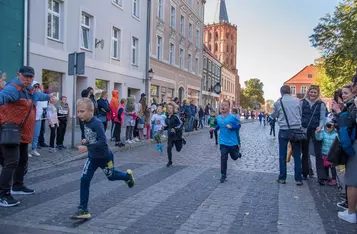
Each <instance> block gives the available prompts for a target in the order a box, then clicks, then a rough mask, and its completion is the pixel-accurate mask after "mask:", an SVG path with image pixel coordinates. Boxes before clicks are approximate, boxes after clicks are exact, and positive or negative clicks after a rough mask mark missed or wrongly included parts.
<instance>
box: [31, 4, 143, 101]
mask: <svg viewBox="0 0 357 234" xmlns="http://www.w3.org/2000/svg"><path fill="white" fill-rule="evenodd" d="M29 9H30V21H29V24H30V35H29V36H30V44H29V64H30V65H31V66H32V67H34V69H35V72H36V80H38V81H39V82H40V83H42V84H43V87H44V89H45V91H47V92H54V93H55V94H56V95H57V96H58V97H60V96H62V95H65V96H67V97H68V99H69V100H68V101H69V102H70V103H71V101H72V96H73V85H74V82H73V80H74V79H73V77H72V76H69V75H67V73H68V72H67V71H68V54H69V53H73V52H75V51H76V52H84V53H85V57H86V60H85V74H84V75H81V76H78V78H77V81H76V93H75V96H76V97H77V98H78V97H80V94H81V91H82V90H83V89H85V88H87V87H89V86H91V87H93V88H95V89H97V90H108V91H109V92H111V91H112V90H114V89H115V90H119V95H120V97H127V96H129V95H135V96H136V97H137V98H139V97H140V94H141V93H142V92H143V91H144V90H145V89H144V88H145V87H144V79H145V77H146V72H145V62H146V56H145V54H146V22H147V11H146V9H147V1H146V0H127V1H124V0H106V1H96V0H77V1H69V0H48V1H43V0H31V3H30V6H29Z"/></svg>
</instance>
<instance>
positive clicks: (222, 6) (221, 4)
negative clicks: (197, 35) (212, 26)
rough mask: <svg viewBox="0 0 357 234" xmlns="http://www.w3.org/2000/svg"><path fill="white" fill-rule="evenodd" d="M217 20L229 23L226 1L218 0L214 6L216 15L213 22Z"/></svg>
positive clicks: (217, 21)
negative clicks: (215, 6)
mask: <svg viewBox="0 0 357 234" xmlns="http://www.w3.org/2000/svg"><path fill="white" fill-rule="evenodd" d="M219 22H227V23H229V19H228V13H227V7H226V1H225V0H218V2H217V8H216V15H215V23H219Z"/></svg>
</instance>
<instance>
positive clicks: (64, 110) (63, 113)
mask: <svg viewBox="0 0 357 234" xmlns="http://www.w3.org/2000/svg"><path fill="white" fill-rule="evenodd" d="M56 108H57V115H58V120H59V121H61V122H67V120H68V117H69V106H68V103H66V104H63V103H62V102H61V101H60V102H58V103H57V105H56Z"/></svg>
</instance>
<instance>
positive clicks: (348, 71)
mask: <svg viewBox="0 0 357 234" xmlns="http://www.w3.org/2000/svg"><path fill="white" fill-rule="evenodd" d="M356 25H357V1H355V0H344V1H343V2H341V3H340V4H339V5H338V6H337V7H336V9H335V11H334V13H333V15H330V14H327V15H326V16H325V17H323V18H321V19H320V21H319V24H318V25H317V26H316V27H315V28H314V33H313V34H312V35H311V36H310V41H311V43H312V46H313V47H315V48H317V49H319V50H320V51H321V52H322V53H323V56H322V58H321V59H320V60H319V61H318V62H317V67H318V81H317V82H318V83H319V84H320V85H321V88H322V92H323V94H324V95H326V96H330V97H331V96H332V92H333V91H335V90H336V89H337V88H341V87H342V86H343V85H344V84H346V83H349V82H351V78H352V76H353V74H354V70H355V66H356V64H357V27H356Z"/></svg>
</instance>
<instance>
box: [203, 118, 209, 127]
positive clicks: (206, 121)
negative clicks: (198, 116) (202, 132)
mask: <svg viewBox="0 0 357 234" xmlns="http://www.w3.org/2000/svg"><path fill="white" fill-rule="evenodd" d="M209 117H210V115H205V122H204V124H205V126H208V119H209Z"/></svg>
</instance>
